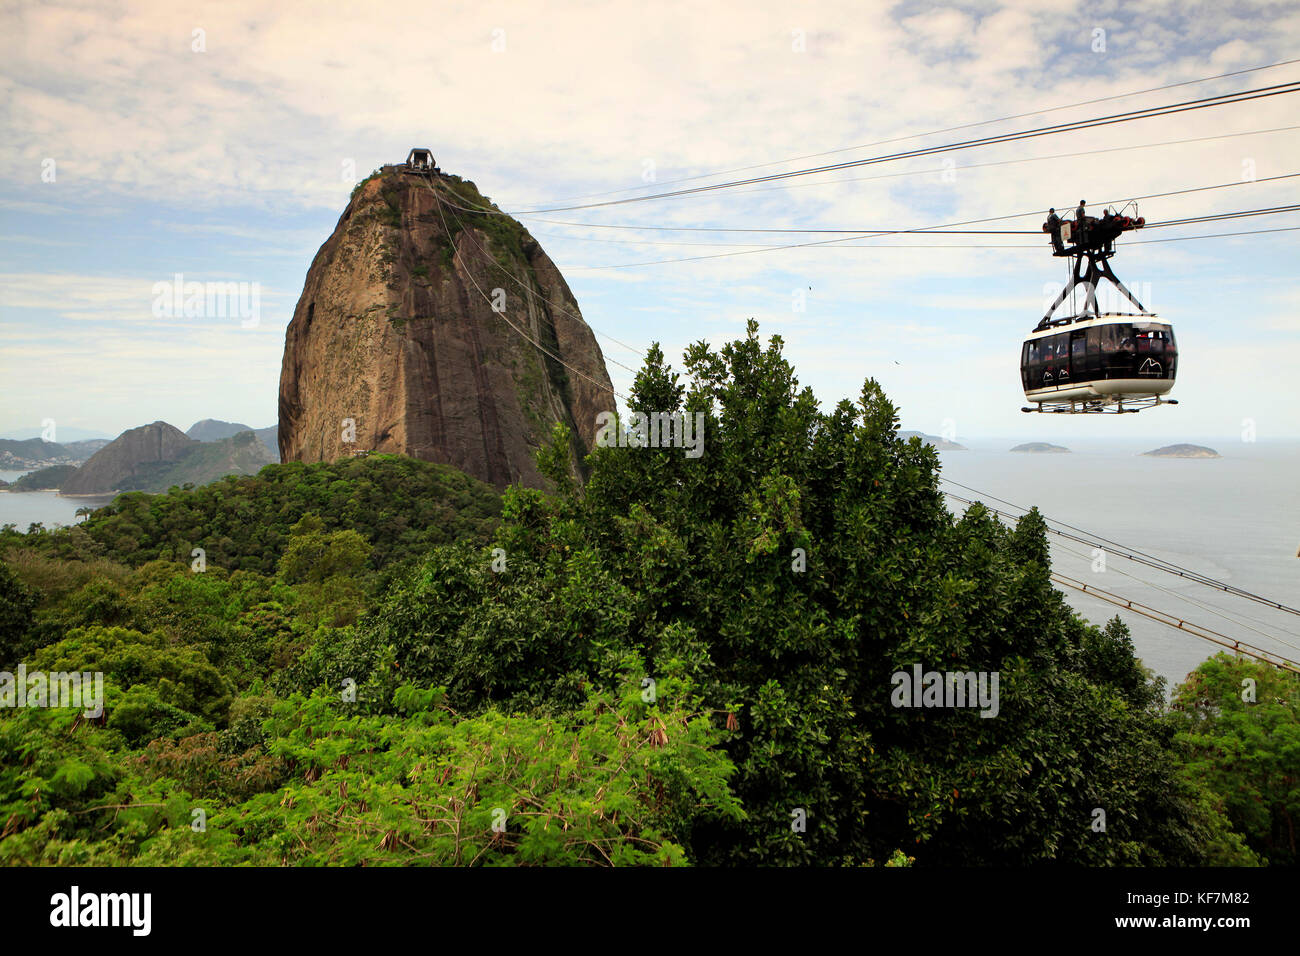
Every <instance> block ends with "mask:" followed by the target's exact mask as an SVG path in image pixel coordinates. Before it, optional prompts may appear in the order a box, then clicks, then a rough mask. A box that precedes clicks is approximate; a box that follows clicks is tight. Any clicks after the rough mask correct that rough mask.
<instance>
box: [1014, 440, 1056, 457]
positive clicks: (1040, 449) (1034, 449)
mask: <svg viewBox="0 0 1300 956" xmlns="http://www.w3.org/2000/svg"><path fill="white" fill-rule="evenodd" d="M1011 450H1012V451H1023V452H1029V453H1031V454H1037V455H1062V454H1064V455H1068V454H1069V453H1070V449H1068V448H1066V447H1065V446H1064V445H1053V444H1052V443H1051V442H1045V441H1031V442H1025V443H1024V444H1023V445H1017V446H1016V447H1015V448H1013V449H1011Z"/></svg>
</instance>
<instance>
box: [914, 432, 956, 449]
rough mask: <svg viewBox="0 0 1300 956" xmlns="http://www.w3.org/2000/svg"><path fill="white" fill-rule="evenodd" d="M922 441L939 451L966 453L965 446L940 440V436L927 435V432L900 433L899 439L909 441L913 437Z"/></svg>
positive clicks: (944, 439) (943, 439)
mask: <svg viewBox="0 0 1300 956" xmlns="http://www.w3.org/2000/svg"><path fill="white" fill-rule="evenodd" d="M913 436H915V437H917V438H919V439H921V442H922V443H923V444H926V445H933V446H934V447H935V448H936V449H937V450H939V451H966V446H965V445H959V444H957V443H956V442H955V441H948V439H946V438H940V437H939V436H938V435H927V434H926V433H925V432H899V433H898V437H899V438H901V439H903V441H907V440H908V439H909V438H911V437H913Z"/></svg>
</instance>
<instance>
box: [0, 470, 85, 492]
mask: <svg viewBox="0 0 1300 956" xmlns="http://www.w3.org/2000/svg"><path fill="white" fill-rule="evenodd" d="M76 472H77V466H76V465H51V466H50V467H49V468H41V469H39V470H38V471H33V472H31V473H30V474H27V475H23V476H22V477H21V478H19V479H18V480H17V481H15V482H14V483H13V484H12V485H10V486H9V490H10V491H48V490H50V489H51V488H58V487H59V486H60V485H62V484H63V482H65V481H67V480H68V479H69V478H71V477H72V476H73V475H74V474H76Z"/></svg>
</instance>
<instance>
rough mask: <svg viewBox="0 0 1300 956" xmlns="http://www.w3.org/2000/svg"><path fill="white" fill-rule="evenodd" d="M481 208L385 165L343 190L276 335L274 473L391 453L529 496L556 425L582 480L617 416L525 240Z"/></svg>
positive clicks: (590, 353) (557, 279)
mask: <svg viewBox="0 0 1300 956" xmlns="http://www.w3.org/2000/svg"><path fill="white" fill-rule="evenodd" d="M480 209H489V210H495V209H496V207H495V206H492V205H491V203H489V202H488V201H487V200H486V199H484V198H483V196H482V195H480V194H479V192H478V190H477V189H476V188H475V187H474V184H473V183H470V182H466V181H464V180H461V179H460V178H459V177H456V176H448V175H445V174H438V173H434V174H431V175H424V176H422V175H416V174H413V173H407V172H402V171H401V170H400V169H394V168H393V167H385V170H384V172H383V173H382V174H380V175H377V176H375V177H372V178H371V179H369V180H367V181H366V182H365V183H363V184H362V185H361V186H359V187H358V188H357V190H356V191H355V192H354V193H353V196H352V201H351V202H350V203H349V204H348V208H347V209H346V210H345V211H344V213H343V216H342V218H340V219H339V222H338V225H337V226H336V227H335V229H334V234H333V235H331V236H330V238H329V239H328V240H327V241H326V243H325V244H324V245H323V246H322V247H321V249H320V251H319V252H318V253H317V254H316V258H315V261H313V263H312V266H311V269H310V271H309V272H308V273H307V281H306V284H305V286H304V288H303V293H302V297H301V298H300V299H299V300H298V306H297V308H296V309H295V310H294V315H293V320H292V321H291V322H290V323H289V328H288V330H287V331H286V333H285V347H284V364H283V367H282V369H281V373H280V423H279V426H280V427H279V445H280V457H281V459H282V460H283V461H286V462H287V461H307V462H312V461H332V460H334V459H336V458H339V457H342V456H346V455H351V454H358V453H362V452H367V451H379V452H392V453H397V454H403V455H409V456H411V457H413V458H420V459H423V460H425V461H435V462H440V463H443V464H448V465H451V466H453V467H455V468H458V469H460V470H461V471H464V472H466V473H468V474H470V475H473V476H474V477H476V478H479V479H482V480H483V481H486V482H488V483H490V484H492V485H495V486H496V487H497V488H498V489H500V488H504V487H505V486H506V485H509V484H512V483H519V484H523V485H527V486H530V487H538V488H540V487H544V486H545V480H544V479H543V478H542V476H541V475H540V473H539V472H538V470H537V466H536V463H535V461H534V452H535V451H536V449H537V448H538V447H540V446H541V445H543V444H545V443H546V442H548V441H549V439H550V433H551V429H552V427H553V426H554V425H555V423H556V422H564V423H566V424H567V425H568V426H569V428H570V429H571V431H572V433H573V436H574V440H573V443H572V445H573V447H572V448H571V455H572V462H573V470H574V473H575V474H578V475H581V465H580V462H581V459H582V456H584V455H585V454H586V453H587V452H588V451H590V449H591V447H592V445H593V443H594V439H595V433H596V416H597V415H598V414H599V413H600V412H602V411H607V410H612V409H613V408H614V404H613V402H614V399H613V395H612V391H611V388H610V380H609V374H608V372H607V371H606V369H605V362H604V357H603V356H602V354H601V351H600V346H599V345H597V344H596V339H595V336H594V335H593V334H592V332H591V329H590V328H588V326H587V324H586V323H585V322H584V321H583V320H582V318H581V315H580V313H579V312H578V305H577V302H576V301H575V300H574V298H573V293H572V292H570V291H569V287H568V284H567V283H566V282H565V281H564V278H563V277H562V276H561V275H560V273H559V270H558V269H556V267H555V264H554V263H553V262H551V260H550V259H549V258H548V257H547V255H546V253H545V252H543V251H542V248H541V246H539V245H538V244H537V241H536V240H534V239H533V238H532V236H530V235H529V234H528V232H527V230H525V229H524V228H523V226H521V225H520V224H519V223H518V222H516V221H515V220H513V219H511V218H509V217H508V216H505V215H503V214H502V213H500V212H499V211H491V212H481V211H471V210H480ZM494 306H495V309H494ZM498 309H499V310H502V311H497V310H498ZM512 326H513V327H512ZM525 336H526V337H525ZM529 339H531V340H532V341H531V342H530V341H529ZM534 343H536V344H534ZM539 346H540V347H539ZM547 353H550V354H549V355H548V354H547ZM566 365H568V366H571V367H572V369H573V370H572V371H571V370H570V369H568V368H566V367H565V366H566Z"/></svg>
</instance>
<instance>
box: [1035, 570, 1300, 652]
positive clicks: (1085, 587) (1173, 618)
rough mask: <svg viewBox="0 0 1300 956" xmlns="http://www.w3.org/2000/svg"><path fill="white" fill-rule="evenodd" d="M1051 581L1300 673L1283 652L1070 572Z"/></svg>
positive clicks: (1058, 574) (1167, 625)
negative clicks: (1224, 632) (1225, 632)
mask: <svg viewBox="0 0 1300 956" xmlns="http://www.w3.org/2000/svg"><path fill="white" fill-rule="evenodd" d="M1051 580H1052V581H1053V583H1055V584H1060V585H1063V586H1065V587H1068V588H1072V589H1073V590H1075V591H1079V592H1081V593H1083V594H1087V595H1091V596H1092V597H1094V598H1097V599H1098V600H1101V601H1105V602H1106V603H1107V604H1112V605H1114V606H1115V607H1119V608H1123V609H1125V610H1128V611H1132V612H1133V613H1134V614H1141V615H1142V616H1143V617H1147V618H1150V619H1151V620H1153V621H1157V622H1159V623H1160V624H1164V625H1165V626H1166V627H1172V628H1173V629H1174V630H1177V631H1182V632H1183V633H1185V634H1191V635H1192V636H1193V637H1199V638H1201V639H1202V640H1206V641H1211V642H1212V643H1214V644H1218V645H1219V646H1221V647H1225V648H1227V649H1228V650H1231V651H1235V652H1237V653H1238V654H1245V655H1246V656H1247V657H1253V658H1255V659H1256V660H1258V661H1263V662H1264V663H1266V664H1271V665H1273V666H1274V667H1277V668H1280V669H1281V670H1285V671H1290V672H1291V673H1293V674H1300V663H1297V662H1296V661H1293V660H1291V659H1289V658H1286V657H1283V656H1282V655H1281V654H1275V653H1274V652H1272V651H1266V650H1264V648H1262V647H1256V646H1255V645H1253V644H1247V643H1246V642H1245V641H1239V640H1237V639H1236V638H1234V637H1229V636H1228V635H1226V634H1220V633H1219V632H1218V631H1215V630H1211V629H1210V628H1208V627H1203V626H1201V625H1199V624H1193V623H1191V622H1190V621H1188V620H1186V619H1184V618H1181V617H1179V616H1178V615H1176V614H1168V613H1166V612H1164V611H1160V610H1157V609H1156V608H1153V607H1148V606H1147V605H1145V604H1141V603H1139V602H1137V601H1131V600H1129V599H1128V598H1125V597H1121V596H1120V595H1118V594H1114V593H1112V592H1110V591H1107V590H1105V589H1104V588H1099V587H1097V586H1096V585H1093V584H1087V583H1086V582H1083V581H1079V580H1077V579H1075V578H1070V577H1067V576H1066V575H1063V574H1060V573H1058V572H1056V571H1053V572H1052V575H1051Z"/></svg>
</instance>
